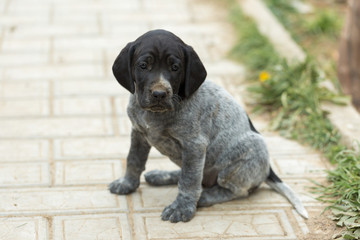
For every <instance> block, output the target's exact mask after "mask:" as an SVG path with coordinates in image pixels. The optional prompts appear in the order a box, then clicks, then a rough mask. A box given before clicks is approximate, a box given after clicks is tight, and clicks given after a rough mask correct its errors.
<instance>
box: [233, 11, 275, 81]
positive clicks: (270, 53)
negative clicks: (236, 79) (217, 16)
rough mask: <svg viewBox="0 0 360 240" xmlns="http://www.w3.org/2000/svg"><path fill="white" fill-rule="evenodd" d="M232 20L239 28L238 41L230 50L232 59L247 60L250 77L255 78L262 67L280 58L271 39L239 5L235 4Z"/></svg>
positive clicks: (237, 28) (270, 64) (266, 66)
mask: <svg viewBox="0 0 360 240" xmlns="http://www.w3.org/2000/svg"><path fill="white" fill-rule="evenodd" d="M230 21H231V22H232V23H233V24H234V26H235V30H237V32H236V33H237V36H238V39H239V40H238V41H237V43H236V44H235V46H234V47H233V49H232V50H231V52H230V57H231V58H232V59H235V60H238V61H242V62H246V65H247V68H248V70H249V73H251V74H249V78H250V79H252V80H254V79H256V78H257V76H258V75H259V72H260V71H261V70H262V69H267V68H268V67H269V66H273V65H275V64H276V63H278V62H279V60H280V58H279V56H278V54H277V53H276V51H275V49H274V47H273V46H272V45H271V44H270V42H269V40H268V39H267V38H266V37H264V36H263V35H261V34H260V33H259V31H258V29H257V27H256V24H255V23H254V22H253V21H252V20H251V19H249V18H248V17H246V16H245V15H244V14H243V13H242V11H241V10H240V8H239V7H237V6H233V7H232V8H231V11H230Z"/></svg>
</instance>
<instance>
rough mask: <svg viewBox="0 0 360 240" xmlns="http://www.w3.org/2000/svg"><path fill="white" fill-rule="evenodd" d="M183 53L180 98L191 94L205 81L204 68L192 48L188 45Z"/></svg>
mask: <svg viewBox="0 0 360 240" xmlns="http://www.w3.org/2000/svg"><path fill="white" fill-rule="evenodd" d="M184 53H185V80H184V82H183V84H182V86H181V87H180V91H179V95H180V96H181V97H182V98H187V97H189V96H191V95H192V94H193V93H194V92H195V91H196V90H197V89H198V88H199V87H200V85H201V84H202V83H203V82H204V81H205V78H206V75H207V73H206V69H205V67H204V65H203V64H202V62H201V60H200V58H199V56H198V55H197V54H196V52H195V51H194V49H193V48H192V47H190V46H188V45H186V46H185V48H184Z"/></svg>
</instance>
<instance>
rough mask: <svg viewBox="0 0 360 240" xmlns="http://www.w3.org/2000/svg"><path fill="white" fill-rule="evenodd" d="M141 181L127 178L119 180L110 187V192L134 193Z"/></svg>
mask: <svg viewBox="0 0 360 240" xmlns="http://www.w3.org/2000/svg"><path fill="white" fill-rule="evenodd" d="M139 184H140V181H139V180H137V181H136V180H131V179H127V178H119V179H117V180H115V181H113V182H112V183H110V185H109V190H110V192H111V193H115V194H120V195H124V194H128V193H131V192H134V191H135V190H136V189H137V188H138V187H139Z"/></svg>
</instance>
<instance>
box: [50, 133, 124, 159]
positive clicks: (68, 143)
mask: <svg viewBox="0 0 360 240" xmlns="http://www.w3.org/2000/svg"><path fill="white" fill-rule="evenodd" d="M129 147H130V137H106V138H73V139H58V140H55V141H54V151H55V159H56V160H61V159H97V158H118V159H125V158H126V156H127V154H128V151H129Z"/></svg>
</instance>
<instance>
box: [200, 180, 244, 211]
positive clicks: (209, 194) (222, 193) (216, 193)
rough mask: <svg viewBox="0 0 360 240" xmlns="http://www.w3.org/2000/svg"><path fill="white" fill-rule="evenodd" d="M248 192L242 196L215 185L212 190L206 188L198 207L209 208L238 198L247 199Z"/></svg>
mask: <svg viewBox="0 0 360 240" xmlns="http://www.w3.org/2000/svg"><path fill="white" fill-rule="evenodd" d="M247 195H248V193H247V191H246V192H244V194H243V196H242V195H241V194H234V193H233V192H232V191H231V190H229V189H227V188H223V187H221V186H219V185H215V186H213V187H211V188H205V189H204V190H203V191H202V193H201V196H200V199H199V201H198V204H197V206H198V207H209V206H211V205H214V204H217V203H222V202H228V201H231V200H233V199H235V198H238V197H246V196H247Z"/></svg>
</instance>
